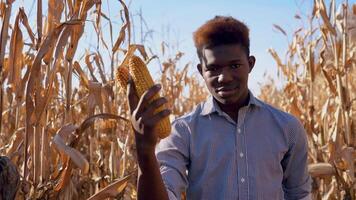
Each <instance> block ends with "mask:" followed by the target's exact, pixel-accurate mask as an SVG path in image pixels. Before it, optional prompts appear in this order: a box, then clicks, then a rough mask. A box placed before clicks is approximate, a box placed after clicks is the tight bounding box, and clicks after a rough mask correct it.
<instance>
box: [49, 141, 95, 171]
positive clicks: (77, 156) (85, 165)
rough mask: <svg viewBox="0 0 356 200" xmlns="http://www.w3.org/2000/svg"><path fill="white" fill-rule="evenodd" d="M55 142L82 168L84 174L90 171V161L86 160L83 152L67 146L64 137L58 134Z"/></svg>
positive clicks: (60, 149)
mask: <svg viewBox="0 0 356 200" xmlns="http://www.w3.org/2000/svg"><path fill="white" fill-rule="evenodd" d="M53 143H54V144H55V145H56V147H57V149H58V150H59V151H60V152H61V153H62V154H64V153H65V154H67V155H68V156H69V157H70V158H71V160H72V161H73V162H74V164H75V165H76V166H77V167H78V168H80V169H81V170H82V172H83V174H84V175H85V174H87V173H88V171H89V162H88V161H87V160H86V158H85V157H84V156H83V154H81V153H80V152H79V151H78V150H76V149H74V148H71V147H69V146H67V145H66V144H65V141H64V140H63V138H62V137H61V136H59V135H58V134H57V135H55V136H54V138H53Z"/></svg>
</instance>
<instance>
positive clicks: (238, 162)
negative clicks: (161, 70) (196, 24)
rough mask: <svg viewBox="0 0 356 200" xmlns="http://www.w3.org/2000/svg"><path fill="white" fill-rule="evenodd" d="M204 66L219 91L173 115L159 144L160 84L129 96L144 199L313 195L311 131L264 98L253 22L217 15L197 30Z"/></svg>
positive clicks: (208, 81) (201, 67)
mask: <svg viewBox="0 0 356 200" xmlns="http://www.w3.org/2000/svg"><path fill="white" fill-rule="evenodd" d="M194 42H195V46H196V48H197V53H198V56H199V59H200V64H198V65H197V69H198V70H199V72H200V74H201V75H202V77H203V79H204V81H205V83H206V85H207V88H208V89H209V92H210V94H211V96H210V97H209V98H208V99H207V100H206V101H205V102H203V103H201V104H200V105H198V106H197V107H196V108H195V109H194V110H193V111H192V112H191V113H189V114H187V115H185V116H182V117H180V118H178V119H176V120H175V121H174V122H173V123H172V132H171V134H170V136H169V137H167V138H165V139H163V140H161V141H160V142H159V144H158V146H157V147H156V142H157V137H156V136H155V133H154V132H153V131H152V130H153V128H152V127H154V125H155V124H156V123H157V122H158V121H159V120H160V119H162V118H164V117H166V116H168V115H169V113H170V111H169V110H163V111H161V112H160V113H158V114H153V111H154V110H155V109H157V108H158V107H159V106H161V105H163V104H164V103H166V100H165V98H160V99H157V100H155V101H153V102H152V103H150V104H148V102H149V100H150V99H151V98H152V97H153V96H154V95H155V94H156V93H157V92H158V91H159V89H160V86H159V85H156V86H154V87H152V88H151V89H149V90H148V91H146V93H145V94H144V95H143V96H142V98H141V99H138V98H137V95H136V93H135V90H134V87H133V83H131V82H132V81H130V84H129V86H128V98H129V101H130V109H131V111H132V112H131V113H132V117H131V121H132V124H133V128H134V130H135V138H136V147H137V155H138V165H139V168H140V171H141V172H140V174H139V178H138V199H159V200H162V199H180V197H181V193H182V192H183V191H186V194H187V199H194V200H195V199H204V200H209V199H240V200H245V199H246V200H247V199H251V200H255V199H266V200H277V199H310V189H311V188H310V187H311V186H310V178H309V175H308V172H307V139H306V134H305V131H304V129H303V127H302V125H301V124H300V122H299V121H298V120H297V119H296V118H295V117H293V116H291V115H289V114H287V113H285V112H282V111H280V110H277V109H276V108H273V107H272V106H270V105H268V104H266V103H264V102H262V101H260V100H258V99H256V98H255V97H254V96H253V94H252V93H251V92H250V91H249V89H248V86H247V82H248V76H249V73H250V72H251V70H252V69H253V67H254V64H255V57H254V56H251V55H250V42H249V30H248V28H247V27H246V25H245V24H243V23H242V22H240V21H238V20H236V19H234V18H232V17H221V16H217V17H215V18H213V19H211V20H209V21H208V22H206V23H205V24H204V25H202V26H201V27H200V28H199V29H198V30H197V31H196V32H195V33H194Z"/></svg>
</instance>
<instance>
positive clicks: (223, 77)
mask: <svg viewBox="0 0 356 200" xmlns="http://www.w3.org/2000/svg"><path fill="white" fill-rule="evenodd" d="M232 80H233V77H232V74H231V71H230V70H229V67H224V68H222V70H221V73H220V74H219V76H218V82H219V83H228V82H230V81H232Z"/></svg>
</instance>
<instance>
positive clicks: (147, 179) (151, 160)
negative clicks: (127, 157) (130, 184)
mask: <svg viewBox="0 0 356 200" xmlns="http://www.w3.org/2000/svg"><path fill="white" fill-rule="evenodd" d="M139 152H140V151H139V150H138V165H139V174H138V183H137V199H138V200H145V199H150V200H151V199H159V200H168V194H167V190H166V188H165V186H164V184H163V180H162V176H161V173H160V171H159V165H158V162H157V159H156V156H155V154H154V151H150V152H145V153H143V154H142V153H139Z"/></svg>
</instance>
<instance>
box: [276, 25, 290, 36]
mask: <svg viewBox="0 0 356 200" xmlns="http://www.w3.org/2000/svg"><path fill="white" fill-rule="evenodd" d="M273 27H274V28H275V29H277V30H278V31H280V32H281V33H282V34H283V35H285V36H287V33H286V32H285V31H284V30H283V28H282V27H280V26H278V25H277V24H273Z"/></svg>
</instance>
